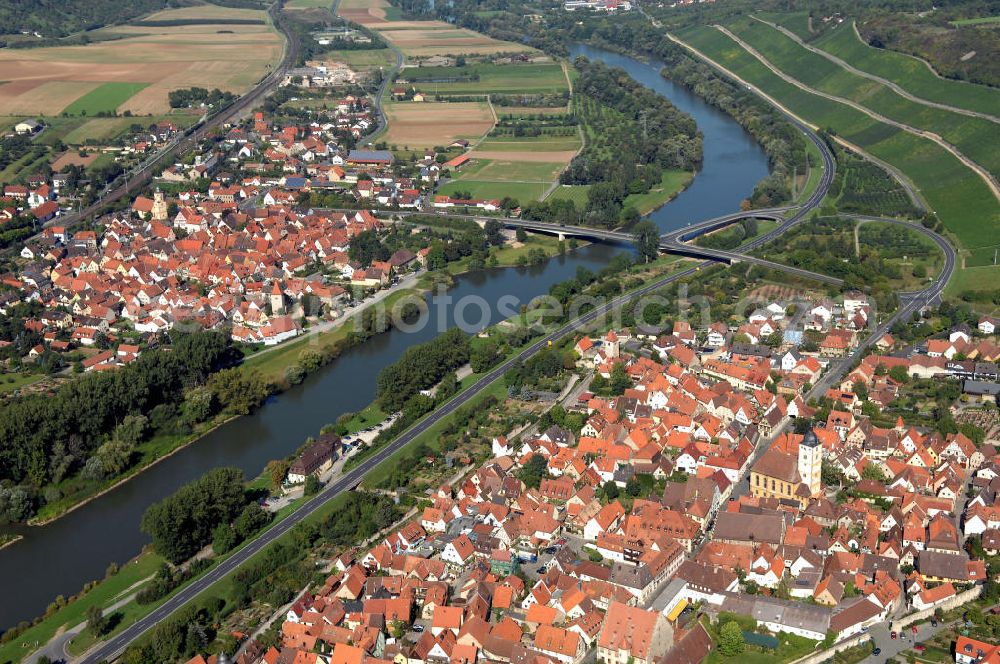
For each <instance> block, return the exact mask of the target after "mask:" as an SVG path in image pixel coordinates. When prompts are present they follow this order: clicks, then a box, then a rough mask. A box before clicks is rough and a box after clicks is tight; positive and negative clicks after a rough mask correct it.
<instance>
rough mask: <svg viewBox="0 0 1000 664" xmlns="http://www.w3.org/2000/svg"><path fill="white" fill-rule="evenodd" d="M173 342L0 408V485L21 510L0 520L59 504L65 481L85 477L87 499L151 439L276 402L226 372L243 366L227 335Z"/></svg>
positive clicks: (246, 375) (0, 514) (257, 380)
mask: <svg viewBox="0 0 1000 664" xmlns="http://www.w3.org/2000/svg"><path fill="white" fill-rule="evenodd" d="M9 333H10V331H9V330H5V329H4V328H3V327H2V326H0V335H5V334H9ZM165 340H166V339H165ZM169 341H170V344H171V345H170V348H169V349H165V348H161V349H152V350H147V351H145V352H143V353H142V354H141V355H140V356H139V358H138V359H136V360H135V361H134V362H132V363H130V364H128V365H126V366H124V367H121V368H120V369H118V370H116V371H110V372H97V373H93V374H86V375H83V376H80V377H79V378H77V379H75V380H73V381H70V382H68V383H66V384H65V385H63V386H61V387H60V388H59V389H57V390H56V391H55V393H53V394H36V395H28V396H22V397H18V398H15V399H10V400H7V401H5V402H3V403H2V404H0V482H3V483H4V484H5V485H7V487H8V488H7V491H8V493H9V492H11V491H13V492H16V493H17V494H19V495H18V497H17V500H16V501H15V502H16V503H17V504H18V505H20V506H22V508H21V509H18V510H14V511H11V510H6V511H5V510H4V501H3V500H2V498H0V520H8V521H21V520H24V519H26V518H28V517H30V516H31V515H32V514H33V513H34V510H35V508H36V507H37V506H38V504H39V503H40V502H43V501H44V502H53V501H56V500H59V499H60V498H62V495H61V494H60V492H59V489H58V488H57V487H56V486H54V485H57V484H58V483H60V482H62V480H64V479H66V478H68V477H71V476H79V477H81V479H83V480H84V482H83V483H75V485H78V486H76V489H77V490H85V489H87V488H89V487H91V486H93V484H94V483H95V482H100V481H103V480H105V479H108V478H110V477H114V476H116V475H119V474H120V473H122V472H124V471H125V470H127V469H128V468H129V467H130V466H131V465H132V463H133V460H134V458H135V456H136V454H137V453H138V449H137V448H138V445H139V444H140V443H142V442H143V441H145V440H147V439H148V438H149V437H150V436H152V435H157V434H183V433H186V432H189V431H190V430H191V428H192V427H193V426H194V425H196V424H198V423H201V422H205V421H207V420H208V419H210V418H211V417H213V416H215V415H216V414H217V413H219V412H220V411H226V412H228V413H232V414H234V415H238V414H245V413H248V412H250V410H252V409H253V408H256V407H257V406H258V405H260V403H262V402H263V400H264V399H265V398H266V397H267V395H268V394H270V392H271V387H270V385H269V384H267V383H266V382H265V381H264V380H263V379H262V378H261V376H260V375H259V374H258V373H256V372H252V371H245V370H242V369H236V368H228V369H227V368H225V367H228V366H230V365H232V364H234V363H235V362H236V361H237V360H238V359H239V357H240V354H239V352H238V351H237V350H236V349H235V348H234V347H233V346H232V342H231V341H230V339H229V337H228V336H227V335H226V334H225V333H223V332H218V331H199V332H195V333H181V332H175V333H173V334H172V336H171V337H170V338H169ZM25 505H26V506H27V507H24V506H25Z"/></svg>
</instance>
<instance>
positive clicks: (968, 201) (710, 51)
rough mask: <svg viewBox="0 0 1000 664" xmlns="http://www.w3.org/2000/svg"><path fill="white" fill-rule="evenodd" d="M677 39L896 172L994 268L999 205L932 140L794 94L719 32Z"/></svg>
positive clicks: (978, 261) (973, 260)
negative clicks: (900, 173)
mask: <svg viewBox="0 0 1000 664" xmlns="http://www.w3.org/2000/svg"><path fill="white" fill-rule="evenodd" d="M679 36H680V38H681V39H683V40H684V41H686V42H687V43H689V44H691V45H692V46H693V47H695V48H697V49H698V50H699V51H701V52H702V53H704V54H705V55H707V56H708V57H710V58H712V59H713V60H714V61H715V62H717V63H719V64H720V65H722V66H724V67H726V68H728V69H729V70H730V71H732V72H733V73H735V74H736V75H737V76H740V77H741V78H742V79H744V80H746V81H748V82H750V83H753V84H754V85H756V86H758V87H759V88H760V89H762V90H763V91H764V92H766V93H767V94H769V95H770V96H772V97H774V98H776V99H778V100H779V101H780V102H781V103H782V104H784V105H785V106H786V107H787V108H789V109H790V110H791V111H792V112H793V113H795V114H797V115H799V116H800V117H803V118H805V119H806V120H807V121H809V122H811V123H812V124H814V125H816V126H820V127H829V128H832V129H833V130H835V131H836V132H837V134H838V135H839V136H841V137H843V138H844V139H846V140H847V141H849V142H851V143H852V144H854V145H857V146H859V147H860V148H861V149H863V150H865V151H867V152H869V153H871V154H873V155H874V156H876V157H878V158H880V159H882V160H884V161H886V162H888V163H889V164H891V165H893V166H895V167H896V168H898V169H899V170H900V171H902V172H903V173H904V174H905V175H907V176H908V177H909V178H910V179H911V180H912V181H913V182H914V183H915V184H916V185H917V187H919V188H920V190H921V191H922V193H923V195H924V197H925V198H926V200H927V201H928V203H929V204H930V207H931V208H932V209H933V211H934V212H935V213H936V214H937V215H938V217H939V218H940V219H941V221H942V223H944V225H945V227H946V228H948V229H949V230H950V231H951V232H952V233H954V234H955V236H956V237H957V238H958V239H959V241H960V242H961V245H962V246H963V247H964V248H966V249H968V250H969V251H970V254H969V256H968V258H967V264H968V265H985V264H988V263H989V262H992V258H993V251H992V249H991V248H990V247H991V246H992V245H993V244H995V243H996V242H997V240H996V238H998V237H1000V205H998V203H997V201H996V199H995V198H994V197H993V195H992V193H991V192H990V191H989V189H988V188H987V187H986V185H985V183H983V181H982V180H981V179H980V178H979V177H978V176H977V175H976V174H975V173H973V172H972V171H971V170H970V169H968V168H966V167H965V166H964V165H963V164H962V163H961V162H959V161H958V160H957V159H956V158H955V157H954V156H952V155H951V154H949V153H948V152H946V151H945V150H943V149H942V148H940V147H939V146H937V145H936V144H934V143H933V142H931V141H929V140H926V139H923V138H920V137H917V136H914V135H912V134H909V133H907V132H904V131H901V130H899V129H896V128H895V127H892V126H889V125H886V124H884V123H881V122H877V121H875V120H873V119H871V118H870V117H868V116H866V115H865V114H863V113H861V112H860V111H857V110H855V109H852V108H850V107H848V106H845V105H843V104H838V103H836V102H831V101H829V100H827V99H823V98H822V97H819V96H817V95H815V94H812V93H809V92H806V91H803V90H800V89H798V88H796V87H795V86H793V85H791V84H790V83H787V82H785V81H784V80H782V79H781V78H780V77H778V76H777V75H776V74H774V73H772V72H770V71H769V70H768V69H767V68H766V67H765V66H764V65H763V64H761V63H760V62H759V61H757V60H756V59H755V58H753V56H751V55H750V54H749V53H747V52H746V51H745V50H744V49H743V48H742V47H740V46H739V45H737V44H736V43H735V42H734V41H732V40H731V39H729V38H728V37H727V36H725V35H723V34H722V33H720V32H719V31H718V30H714V29H712V28H708V27H700V28H695V29H692V30H686V31H683V32H682V33H680V35H679Z"/></svg>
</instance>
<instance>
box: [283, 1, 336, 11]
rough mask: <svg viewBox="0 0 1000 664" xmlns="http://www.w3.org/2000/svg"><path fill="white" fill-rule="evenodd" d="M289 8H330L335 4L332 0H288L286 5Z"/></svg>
mask: <svg viewBox="0 0 1000 664" xmlns="http://www.w3.org/2000/svg"><path fill="white" fill-rule="evenodd" d="M285 6H286V7H288V8H289V9H328V8H330V7H332V6H333V2H331V0H288V3H287V4H286V5H285Z"/></svg>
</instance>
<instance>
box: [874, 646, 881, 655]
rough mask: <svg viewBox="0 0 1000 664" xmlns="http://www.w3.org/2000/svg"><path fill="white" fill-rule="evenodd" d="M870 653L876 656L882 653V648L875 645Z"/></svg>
mask: <svg viewBox="0 0 1000 664" xmlns="http://www.w3.org/2000/svg"><path fill="white" fill-rule="evenodd" d="M872 654H873V655H875V656H876V657H878V656H879V655H881V654H882V649H881V648H877V647H876V648H875V650H872Z"/></svg>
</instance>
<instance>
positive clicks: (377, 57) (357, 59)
mask: <svg viewBox="0 0 1000 664" xmlns="http://www.w3.org/2000/svg"><path fill="white" fill-rule="evenodd" d="M316 59H317V60H326V61H327V62H343V63H344V64H346V65H348V66H349V67H350V68H351V69H354V70H356V71H371V70H373V69H378V68H379V67H386V68H389V67H391V66H392V65H394V64H395V63H396V54H395V53H393V52H392V51H391V50H390V49H388V48H373V49H359V50H353V51H326V52H325V53H322V54H320V55H318V56H316Z"/></svg>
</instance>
